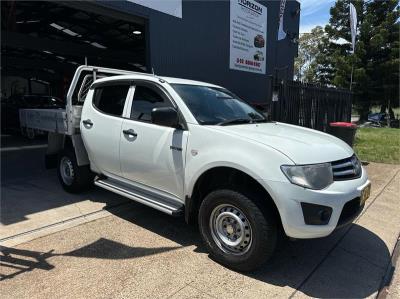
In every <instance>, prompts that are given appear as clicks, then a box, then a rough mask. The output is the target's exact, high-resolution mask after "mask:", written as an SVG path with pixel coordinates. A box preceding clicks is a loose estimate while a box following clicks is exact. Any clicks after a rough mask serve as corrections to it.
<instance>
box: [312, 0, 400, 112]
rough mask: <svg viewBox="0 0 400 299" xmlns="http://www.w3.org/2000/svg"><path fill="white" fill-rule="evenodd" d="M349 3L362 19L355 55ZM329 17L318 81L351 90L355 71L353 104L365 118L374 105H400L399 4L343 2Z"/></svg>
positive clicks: (319, 58)
mask: <svg viewBox="0 0 400 299" xmlns="http://www.w3.org/2000/svg"><path fill="white" fill-rule="evenodd" d="M350 2H351V3H353V4H354V6H355V7H356V11H357V15H358V38H357V44H356V49H355V53H354V54H351V33H350V20H349V4H350ZM330 14H331V17H330V20H329V24H328V25H327V26H325V32H326V36H325V39H323V41H322V42H321V43H320V45H319V52H318V53H317V55H316V58H315V61H316V63H317V71H316V74H317V77H318V78H317V80H316V81H319V82H322V83H327V84H332V85H334V86H337V87H343V88H349V87H350V78H351V74H352V72H353V79H354V84H353V85H352V90H353V92H354V103H355V105H356V108H357V109H358V110H359V112H360V116H361V118H362V119H365V118H366V115H367V114H368V111H369V108H370V106H371V105H375V104H379V105H381V106H382V108H385V107H387V106H393V105H398V99H399V62H400V61H399V17H400V14H399V0H386V1H379V0H372V1H364V0H353V1H350V0H338V1H337V2H336V3H335V5H334V6H333V7H332V8H331V10H330ZM338 41H344V42H340V43H338ZM389 108H390V107H389Z"/></svg>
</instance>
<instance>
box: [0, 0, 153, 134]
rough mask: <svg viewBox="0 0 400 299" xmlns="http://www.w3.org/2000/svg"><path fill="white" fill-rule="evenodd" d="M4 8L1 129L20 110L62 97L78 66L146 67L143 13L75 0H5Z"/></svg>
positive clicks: (140, 69)
mask: <svg viewBox="0 0 400 299" xmlns="http://www.w3.org/2000/svg"><path fill="white" fill-rule="evenodd" d="M1 13H2V20H1V30H2V32H1V41H2V44H1V59H2V64H1V65H2V67H1V103H2V128H4V127H7V126H16V125H17V122H16V119H13V118H15V117H16V115H17V110H18V109H21V108H46V107H41V106H46V105H52V104H53V103H54V105H57V104H59V101H61V102H62V101H64V99H65V97H66V93H67V91H68V87H69V84H70V81H71V79H72V77H73V74H74V72H75V70H76V68H77V67H78V66H79V65H82V64H85V63H87V64H89V65H96V66H103V67H111V68H120V69H126V70H132V71H139V72H147V71H148V63H147V56H148V55H146V54H147V50H148V49H147V43H146V39H147V37H146V19H144V18H141V17H139V16H133V15H126V14H123V13H120V12H117V11H112V10H110V9H105V8H103V7H101V5H99V4H95V3H94V2H75V1H65V2H47V1H3V2H1ZM49 101H50V102H49ZM51 101H53V102H51ZM10 109H11V110H14V112H10V111H11V110H10ZM3 110H4V111H3Z"/></svg>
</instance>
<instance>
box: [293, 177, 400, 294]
mask: <svg viewBox="0 0 400 299" xmlns="http://www.w3.org/2000/svg"><path fill="white" fill-rule="evenodd" d="M399 173H400V170H398V171H396V173H395V174H394V175H393V176H392V177H391V178H390V180H389V181H388V182H387V183H386V184H385V185H384V186H383V187H382V190H381V191H379V192H378V194H377V195H375V197H374V199H373V200H372V201H371V203H370V204H369V206H368V207H366V208H365V209H364V211H362V213H361V214H360V215H359V216H358V217H357V218H356V220H355V221H354V223H357V221H358V220H359V219H360V218H361V217H362V216H363V215H364V214H365V212H366V211H368V210H369V208H370V207H371V206H372V205H373V204H374V202H375V200H376V199H377V198H378V197H379V196H380V195H381V194H382V193H383V191H384V190H386V187H387V186H388V185H389V184H391V183H392V182H393V180H394V178H395V177H396V176H397V175H398V174H399ZM352 228H353V225H351V226H350V227H349V228H348V229H347V230H346V232H345V233H344V234H343V235H342V236H341V237H340V238H339V240H338V241H337V242H336V243H335V244H334V245H333V246H332V248H331V249H330V250H329V251H328V252H327V253H326V255H325V256H324V257H323V258H322V259H321V260H320V261H319V263H317V265H316V266H315V267H314V268H313V269H312V270H311V271H310V273H309V274H308V275H307V276H306V278H305V279H304V280H303V281H302V282H301V283H300V284H299V286H298V287H297V288H296V289H295V290H294V291H293V292H292V294H290V296H289V298H294V295H295V294H296V293H297V292H298V291H300V289H301V288H302V287H303V286H304V285H305V284H306V283H307V282H308V280H309V279H310V278H311V277H312V276H313V275H314V273H315V272H316V271H317V270H318V268H319V267H320V266H321V265H322V264H323V263H324V262H325V261H326V259H327V258H328V257H329V256H330V254H331V253H332V252H333V251H334V250H335V249H336V248H337V247H338V246H339V244H340V243H341V242H342V240H343V239H344V238H345V237H346V236H347V234H348V233H349V232H350V231H351V229H352Z"/></svg>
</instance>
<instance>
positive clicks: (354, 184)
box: [264, 169, 370, 239]
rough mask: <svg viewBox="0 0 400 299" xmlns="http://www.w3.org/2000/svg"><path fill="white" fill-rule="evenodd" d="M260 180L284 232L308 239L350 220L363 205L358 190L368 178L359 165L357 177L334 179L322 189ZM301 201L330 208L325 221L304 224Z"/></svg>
mask: <svg viewBox="0 0 400 299" xmlns="http://www.w3.org/2000/svg"><path fill="white" fill-rule="evenodd" d="M264 183H265V185H268V187H267V189H268V191H269V192H270V194H271V196H272V198H273V199H274V201H275V204H276V205H277V207H278V210H279V213H280V216H281V220H282V225H283V228H284V230H285V233H286V235H287V236H289V237H292V238H298V239H308V238H319V237H325V236H327V235H329V234H331V233H332V232H333V231H334V230H335V229H336V228H337V227H340V226H343V225H345V224H347V223H349V222H352V221H353V220H354V219H355V218H356V217H357V216H358V215H359V213H360V212H361V211H362V209H363V205H362V206H360V202H359V200H360V196H361V190H363V189H364V188H365V187H366V186H367V185H368V184H370V181H369V180H368V176H367V173H366V171H365V169H363V170H362V175H361V177H360V178H358V179H353V180H346V181H335V182H334V183H333V184H331V185H330V186H329V187H328V188H326V189H323V190H311V189H306V188H302V187H299V186H296V185H293V184H291V183H290V182H289V181H288V182H275V181H264ZM302 203H303V204H304V203H306V204H314V205H321V206H326V207H328V208H331V214H330V218H329V221H327V223H324V224H320V225H310V224H306V221H305V218H304V213H303V208H302ZM357 203H358V205H357ZM303 206H304V205H303Z"/></svg>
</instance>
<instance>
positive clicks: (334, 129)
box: [327, 122, 357, 147]
mask: <svg viewBox="0 0 400 299" xmlns="http://www.w3.org/2000/svg"><path fill="white" fill-rule="evenodd" d="M356 131H357V125H356V124H353V123H349V122H333V123H330V124H329V127H328V130H327V133H329V134H331V135H333V136H336V137H337V138H340V139H342V140H343V141H344V142H346V143H347V144H348V145H350V146H351V147H353V143H354V137H355V136H356Z"/></svg>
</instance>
